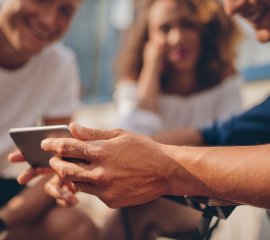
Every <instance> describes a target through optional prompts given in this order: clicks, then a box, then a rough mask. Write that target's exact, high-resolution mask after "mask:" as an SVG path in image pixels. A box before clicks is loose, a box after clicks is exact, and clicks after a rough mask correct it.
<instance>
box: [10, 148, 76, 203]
mask: <svg viewBox="0 0 270 240" xmlns="http://www.w3.org/2000/svg"><path fill="white" fill-rule="evenodd" d="M8 159H9V161H10V162H13V163H18V162H25V158H24V156H23V155H22V153H21V152H20V151H19V150H17V151H14V152H12V153H10V154H9V156H8ZM51 173H54V172H53V170H52V169H51V168H29V169H28V170H26V171H24V172H23V173H21V174H20V175H19V177H18V179H17V180H18V182H19V183H20V184H26V183H28V182H29V181H30V180H32V179H33V178H35V177H37V176H40V175H47V174H51ZM44 190H45V192H46V193H47V194H48V195H50V196H51V197H53V198H55V199H56V202H57V203H58V205H60V206H72V205H75V204H76V203H77V202H78V200H77V198H76V197H75V195H74V193H75V192H76V190H75V189H74V188H73V187H72V185H71V183H69V182H67V181H64V180H62V179H60V178H59V176H58V175H56V174H55V175H54V176H53V177H52V178H51V179H50V180H49V181H48V182H47V183H46V184H45V185H44Z"/></svg>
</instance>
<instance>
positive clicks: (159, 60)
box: [143, 40, 165, 75]
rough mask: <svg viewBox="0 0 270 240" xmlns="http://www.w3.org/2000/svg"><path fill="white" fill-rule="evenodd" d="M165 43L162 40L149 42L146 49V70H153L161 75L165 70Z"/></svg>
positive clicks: (144, 56) (144, 55)
mask: <svg viewBox="0 0 270 240" xmlns="http://www.w3.org/2000/svg"><path fill="white" fill-rule="evenodd" d="M164 53H165V42H164V41H162V40H155V41H154V40H152V41H148V42H147V43H146V45H145V48H144V54H143V58H144V66H143V67H144V68H151V69H153V70H154V71H156V73H158V74H159V75H160V74H161V73H162V71H163V70H164V60H165V59H164V58H165V57H164Z"/></svg>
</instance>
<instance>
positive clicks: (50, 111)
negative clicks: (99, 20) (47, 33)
mask: <svg viewBox="0 0 270 240" xmlns="http://www.w3.org/2000/svg"><path fill="white" fill-rule="evenodd" d="M79 84H80V83H79V73H78V69H77V62H76V57H75V54H74V53H73V52H72V51H71V50H70V49H68V48H66V47H65V46H63V45H62V44H60V43H56V44H54V45H52V46H49V47H47V48H46V49H44V50H43V51H42V52H41V53H39V54H38V55H36V56H34V57H33V58H31V59H30V61H29V62H27V63H26V64H25V65H24V66H23V67H21V68H20V69H17V70H12V71H10V70H6V69H3V68H0V114H1V117H0V176H2V177H14V175H16V174H17V173H16V171H14V170H11V171H10V169H14V168H16V166H15V164H12V165H10V164H8V162H7V154H8V153H9V152H10V151H11V150H12V149H13V148H14V147H15V145H14V143H13V142H12V140H11V138H10V136H9V133H8V131H9V129H10V128H13V127H27V126H34V125H36V124H37V122H38V121H39V120H40V119H41V118H42V117H64V116H70V115H71V114H72V112H73V111H74V110H75V109H76V108H77V107H78V106H79V95H80V85H79Z"/></svg>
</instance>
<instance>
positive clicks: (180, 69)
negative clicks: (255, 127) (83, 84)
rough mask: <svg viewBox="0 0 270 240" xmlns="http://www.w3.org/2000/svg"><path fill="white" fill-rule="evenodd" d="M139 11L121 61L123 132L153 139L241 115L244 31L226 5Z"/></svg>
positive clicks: (153, 4) (174, 2)
mask: <svg viewBox="0 0 270 240" xmlns="http://www.w3.org/2000/svg"><path fill="white" fill-rule="evenodd" d="M136 13H137V14H136V19H135V21H134V23H133V25H132V26H131V28H130V29H129V31H128V32H127V33H126V38H124V39H123V40H124V41H123V43H122V44H120V46H122V49H120V54H119V57H118V64H117V74H116V75H119V81H118V83H117V86H116V91H115V99H116V103H117V106H118V109H119V115H120V121H119V127H121V128H123V129H125V130H129V131H134V132H136V133H141V134H145V135H153V134H157V133H158V132H160V131H164V130H169V129H174V128H179V127H203V126H206V125H209V124H210V123H211V122H213V121H214V120H224V119H228V118H229V117H231V116H232V115H235V114H236V113H239V111H240V110H241V93H240V84H241V81H240V79H241V77H240V76H239V75H238V74H237V73H236V70H235V67H234V61H235V56H236V48H237V46H238V43H239V40H240V31H239V29H238V27H237V25H236V23H235V22H234V21H233V19H231V18H229V17H228V16H226V15H225V13H224V11H223V9H222V6H221V4H220V3H218V2H217V1H201V2H197V1H185V0H180V1H179V0H169V1H168V0H148V1H141V2H140V4H139V6H138V8H137V11H136ZM141 49H142V51H141Z"/></svg>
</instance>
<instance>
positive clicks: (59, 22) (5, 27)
mask: <svg viewBox="0 0 270 240" xmlns="http://www.w3.org/2000/svg"><path fill="white" fill-rule="evenodd" d="M80 3H81V1H80V0H72V1H67V0H45V1H41V0H24V1H22V0H8V1H4V2H3V4H2V5H1V8H0V41H1V42H2V44H1V46H0V50H1V53H2V54H1V56H2V57H0V64H1V66H2V67H5V68H8V69H14V68H17V67H20V66H21V65H23V64H24V63H26V62H27V61H28V60H29V59H30V58H31V57H32V56H33V55H35V54H37V53H39V52H40V51H41V50H42V49H44V48H45V47H46V46H48V45H50V44H51V43H53V42H55V41H56V40H59V39H60V38H61V37H62V36H63V35H64V33H66V31H67V29H68V28H69V25H70V23H71V20H72V18H73V16H74V14H75V12H76V11H77V9H78V8H79V6H80Z"/></svg>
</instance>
